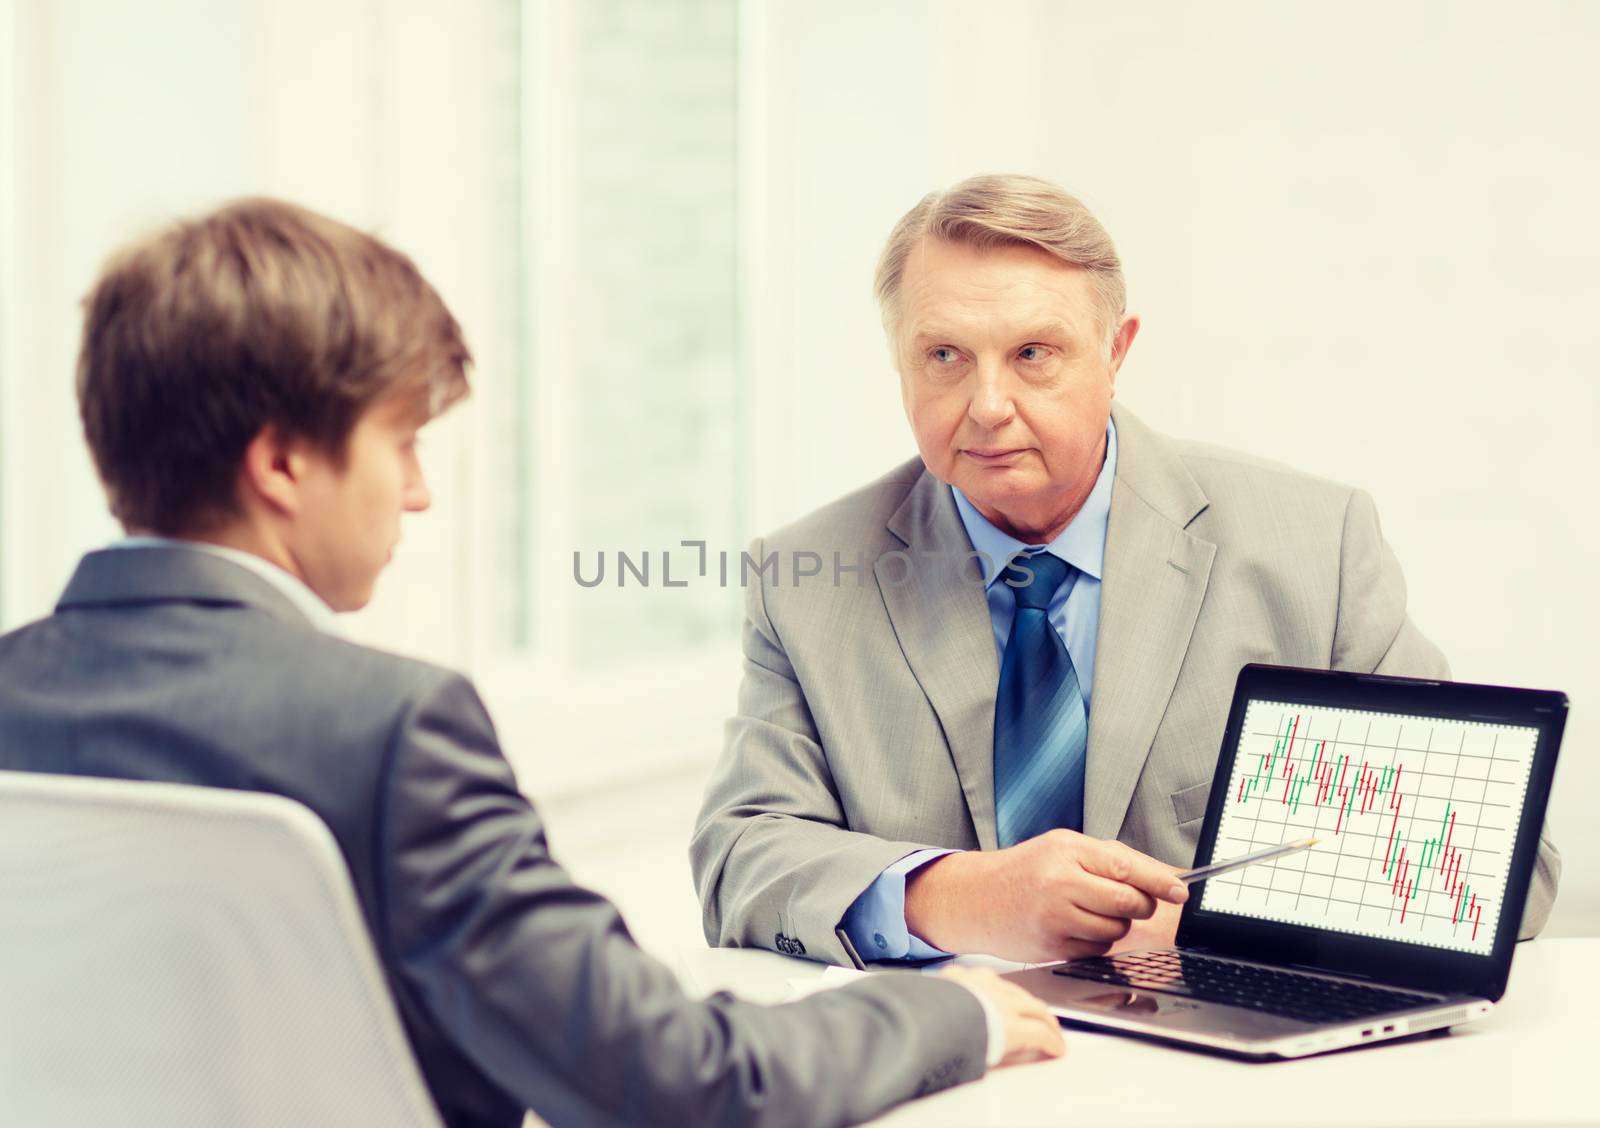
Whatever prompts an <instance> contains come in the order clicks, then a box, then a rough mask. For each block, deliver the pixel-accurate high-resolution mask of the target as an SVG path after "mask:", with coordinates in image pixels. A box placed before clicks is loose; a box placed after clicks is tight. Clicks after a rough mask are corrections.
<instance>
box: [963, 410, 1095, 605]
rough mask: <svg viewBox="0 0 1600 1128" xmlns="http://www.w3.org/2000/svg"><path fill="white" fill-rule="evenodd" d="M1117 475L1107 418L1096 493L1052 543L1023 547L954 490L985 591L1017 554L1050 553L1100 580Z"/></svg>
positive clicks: (1084, 503) (1092, 494)
mask: <svg viewBox="0 0 1600 1128" xmlns="http://www.w3.org/2000/svg"><path fill="white" fill-rule="evenodd" d="M1116 476H1117V425H1116V424H1115V423H1113V422H1112V421H1111V420H1110V419H1107V420H1106V460H1105V464H1104V465H1103V466H1101V467H1100V476H1099V477H1098V478H1096V479H1095V482H1094V489H1092V490H1090V491H1089V496H1088V497H1087V498H1085V499H1084V502H1083V505H1082V507H1081V508H1079V510H1078V512H1077V514H1076V515H1075V516H1074V517H1073V518H1072V520H1071V521H1069V522H1068V523H1067V527H1066V528H1065V529H1062V530H1061V533H1060V535H1059V536H1057V537H1056V539H1055V540H1053V541H1051V542H1050V543H1049V544H1024V543H1023V542H1022V541H1019V540H1018V539H1017V538H1016V537H1014V536H1012V535H1011V534H1010V533H1003V532H1001V531H1000V530H999V529H997V528H995V527H994V525H993V524H991V523H990V521H989V519H988V518H987V517H985V516H984V515H983V514H982V513H979V512H978V508H977V506H975V505H973V504H972V502H970V501H969V500H967V495H966V494H964V493H962V492H961V491H960V490H959V489H957V488H956V487H955V486H951V487H950V493H951V494H952V495H953V496H954V497H955V501H956V509H957V511H959V512H960V514H961V523H962V524H963V525H965V526H966V529H967V539H968V540H970V541H971V542H972V547H973V549H974V550H975V551H977V552H980V553H982V554H983V555H982V556H981V557H980V559H979V563H980V564H982V565H983V583H984V586H985V587H988V586H989V585H990V584H992V583H994V581H995V578H996V577H997V576H999V575H1000V572H1001V570H1002V569H1004V568H1005V566H1006V564H1007V562H1009V561H1010V560H1012V559H1013V558H1014V557H1016V556H1017V555H1019V554H1022V553H1030V552H1049V553H1051V554H1052V555H1055V556H1059V557H1060V558H1061V559H1063V560H1065V561H1066V562H1067V563H1068V564H1071V565H1072V566H1073V567H1074V568H1076V569H1077V570H1078V571H1080V572H1082V573H1084V574H1085V575H1087V576H1093V577H1094V578H1095V579H1097V580H1098V579H1100V574H1101V571H1102V570H1103V568H1104V566H1105V558H1106V525H1107V522H1108V521H1109V520H1110V518H1111V485H1112V483H1113V482H1114V481H1115V480H1116Z"/></svg>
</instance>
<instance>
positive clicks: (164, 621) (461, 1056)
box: [0, 548, 986, 1126]
mask: <svg viewBox="0 0 1600 1128" xmlns="http://www.w3.org/2000/svg"><path fill="white" fill-rule="evenodd" d="M0 768H7V769H14V770H27V771H44V772H59V773H66V774H73V775H94V776H106V777H113V778H120V779H150V780H167V781H172V782H178V783H191V784H202V785H210V786H216V787H228V788H238V789H241V790H248V791H264V792H272V793H276V794H279V795H286V796H288V797H289V798H291V799H296V800H298V801H300V802H301V803H304V804H305V805H306V806H308V807H310V808H311V810H313V811H315V812H316V813H317V814H318V815H319V816H320V817H321V818H322V819H323V821H324V822H326V823H327V825H328V827H329V829H331V830H332V832H333V835H334V837H335V838H336V839H337V840H338V843H339V846H340V849H341V850H342V852H343V854H344V857H345V861H346V862H347V863H348V865H349V867H350V873H351V876H352V878H353V879H354V884H355V888H356V892H357V895H358V896H359V898H360V901H361V906H362V910H363V912H364V914H365V917H366V923H367V926H368V928H369V929H370V931H371V934H372V937H373V940H374V942H375V946H376V948H377V951H378V954H379V957H380V959H381V960H382V963H383V967H384V969H385V972H386V974H387V976H388V981H389V986H390V988H391V990H392V991H393V993H394V997H395V1000H396V1001H397V1003H398V1004H399V1010H400V1014H401V1016H402V1018H403V1020H404V1023H405V1027H406V1031H407V1033H408V1035H409V1036H410V1039H411V1044H412V1047H413V1049H414V1050H415V1051H416V1055H417V1059H418V1061H419V1063H420V1064H421V1067H422V1071H423V1074H424V1076H425V1077H426V1079H427V1082H428V1085H429V1087H430V1089H431V1090H432V1093H433V1096H434V1098H435V1100H436V1102H437V1103H438V1105H439V1108H440V1110H441V1112H442V1113H443V1114H444V1117H445V1119H446V1120H447V1121H448V1122H449V1123H450V1124H451V1125H453V1126H465V1125H499V1126H512V1125H517V1124H519V1123H520V1121H521V1117H522V1110H523V1109H524V1108H531V1109H533V1110H534V1111H535V1112H537V1113H538V1114H539V1115H540V1116H542V1117H544V1118H545V1119H546V1120H548V1121H550V1122H551V1123H553V1124H557V1125H566V1124H574V1125H577V1124H581V1125H603V1124H643V1123H662V1124H675V1125H676V1124H707V1125H711V1124H746V1123H749V1124H763V1125H780V1124H781V1125H828V1124H841V1123H847V1122H852V1121H855V1120H860V1119H865V1118H867V1117H869V1116H872V1115H874V1114H876V1113H877V1112H879V1111H880V1110H882V1109H884V1108H885V1107H887V1106H889V1105H892V1104H894V1103H896V1102H898V1101H901V1100H904V1099H905V1098H907V1097H911V1096H913V1095H919V1094H921V1093H924V1092H931V1091H933V1090H935V1089H940V1088H944V1087H946V1086H949V1085H953V1084H956V1083H958V1082H962V1081H966V1080H970V1079H972V1078H975V1077H977V1076H979V1075H980V1074H981V1073H982V1072H983V1068H984V1064H983V1059H984V1049H985V1045H986V1042H985V1027H984V1017H983V1011H982V1008H981V1007H980V1005H979V1004H978V1002H977V1000H976V999H975V998H974V997H973V996H972V995H971V994H970V993H969V992H968V991H966V990H965V989H964V988H962V987H960V986H958V985H956V984H954V983H949V982H942V981H937V980H932V979H927V978H924V977H914V978H913V977H909V976H907V977H900V976H887V977H884V976H880V977H875V978H873V979H872V980H871V981H869V982H867V983H864V984H862V985H860V986H858V987H852V988H850V989H847V990H844V991H832V992H825V993H823V994H821V995H816V996H812V997H810V998H808V999H805V1000H802V1001H800V1002H797V1003H792V1004H789V1005H787V1006H781V1007H772V1008H765V1007H758V1006H754V1005H751V1004H747V1003H743V1002H739V1001H737V1000H735V999H732V998H730V997H726V996H718V997H714V998H712V999H710V1000H708V1001H704V1002H699V1001H694V1000H691V999H689V998H687V997H685V996H684V994H683V993H682V992H681V991H680V990H679V988H678V986H677V984H676V982H675V981H674V979H673V977H672V975H671V974H670V973H669V972H668V970H667V969H666V968H665V967H663V966H662V965H661V964H659V963H658V962H657V961H655V960H654V959H652V958H651V957H649V956H647V955H646V954H644V953H643V952H641V951H640V950H639V949H638V948H637V947H636V946H635V945H634V943H633V941H632V939H631V938H630V937H629V935H628V932H627V929H626V927H625V926H624V925H623V923H622V920H621V918H620V917H619V916H618V915H617V912H616V909H615V908H614V907H613V906H612V905H611V904H610V903H608V902H607V901H606V900H605V899H604V898H602V897H600V896H599V895H597V894H595V893H591V892H589V891H587V890H585V889H582V888H580V887H579V886H577V885H574V884H573V882H572V880H571V879H570V878H569V877H568V876H567V874H566V873H565V872H564V871H563V870H562V869H561V867H560V866H558V865H557V864H556V863H555V862H554V861H553V860H552V859H551V857H550V852H549V849H548V847H547V845H546V843H545V837H544V831H543V827H542V824H541V821H540V818H539V815H538V813H537V812H536V811H535V810H534V809H533V807H532V806H530V805H529V803H528V801H527V800H526V799H525V798H523V796H522V794H521V793H520V792H519V791H518V790H517V786H516V781H515V779H513V777H512V773H511V769H510V767H509V766H508V765H507V763H506V761H505V759H504V758H503V756H502V755H501V753H500V749H499V746H498V744H497V743H496V740H495V735H494V731H493V728H492V726H491V724H490V721H489V717H488V715H487V714H486V713H485V711H484V708H483V705H482V703H481V702H480V701H479V699H478V697H477V694H476V693H475V692H474V691H473V689H472V687H471V685H470V684H469V683H468V682H467V681H466V679H464V678H462V677H461V676H460V675H458V674H453V673H450V672H448V671H445V670H441V669H438V668H435V667H432V666H429V665H426V664H424V663H421V662H415V661H411V660H408V659H404V658H399V657H396V656H393V655H389V654H384V653H381V652H379V651H375V650H370V649H367V648H364V647H361V646H357V645H354V644H352V643H350V642H346V641H344V640H341V639H339V638H336V637H331V636H329V635H326V634H323V633H321V632H318V631H316V630H315V629H313V628H312V626H311V625H310V624H309V623H308V622H307V621H306V619H305V618H304V617H303V616H302V615H301V613H300V612H299V611H298V610H297V609H296V608H295V607H294V606H293V605H292V604H291V602H290V601H289V600H288V599H287V597H285V596H284V595H283V594H282V593H281V592H279V591H278V590H277V589H275V588H274V587H273V586H272V585H271V584H270V583H268V582H267V581H266V580H264V579H263V578H262V577H260V576H257V575H255V574H253V573H252V572H250V571H249V570H248V569H246V568H242V567H240V566H238V565H236V564H233V563H231V562H229V561H227V560H223V559H220V558H217V557H214V556H209V555H206V554H204V553H201V552H197V551H193V550H188V549H183V548H126V549H116V550H110V551H105V552H96V553H91V554H90V555H88V556H86V557H85V558H84V559H83V561H82V562H81V563H80V565H79V566H78V570H77V572H76V574H75V575H74V576H73V578H72V582H71V583H70V584H69V585H68V587H67V590H66V593H65V594H64V595H63V596H62V598H61V602H60V604H59V605H58V607H57V608H56V613H55V614H54V615H52V616H50V617H49V618H47V619H43V620H40V621H39V622H36V623H33V624H30V625H28V626H25V627H23V628H21V629H20V630H17V631H13V632H12V633H10V634H8V635H5V636H4V637H0Z"/></svg>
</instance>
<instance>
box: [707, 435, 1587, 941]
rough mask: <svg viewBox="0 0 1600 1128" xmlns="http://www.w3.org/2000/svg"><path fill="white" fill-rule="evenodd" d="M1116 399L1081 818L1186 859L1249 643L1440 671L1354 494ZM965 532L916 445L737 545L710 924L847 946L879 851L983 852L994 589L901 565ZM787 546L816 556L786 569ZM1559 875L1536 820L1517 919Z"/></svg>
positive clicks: (1173, 858) (1259, 653)
mask: <svg viewBox="0 0 1600 1128" xmlns="http://www.w3.org/2000/svg"><path fill="white" fill-rule="evenodd" d="M1113 418H1114V419H1115V421H1116V425H1117V440H1118V457H1117V468H1116V480H1115V484H1114V486H1113V489H1112V495H1111V516H1110V523H1109V525H1108V528H1107V542H1106V554H1105V571H1104V578H1103V582H1102V587H1101V604H1100V627H1099V634H1098V637H1097V643H1096V657H1095V671H1094V691H1093V699H1092V701H1091V708H1090V715H1089V749H1088V762H1087V765H1086V780H1085V791H1084V832H1085V833H1087V834H1089V835H1092V836H1094V837H1097V838H1117V839H1120V840H1121V841H1123V842H1126V843H1128V844H1129V845H1130V846H1133V847H1135V848H1137V849H1139V850H1143V851H1145V852H1146V853H1149V854H1152V855H1154V856H1155V857H1157V858H1160V859H1162V860H1163V861H1166V862H1169V863H1171V864H1173V865H1188V864H1189V863H1190V862H1191V861H1192V860H1193V858H1194V850H1195V844H1196V840H1197V838H1198V836H1199V830H1200V824H1201V822H1202V819H1203V816H1204V814H1205V809H1206V801H1207V799H1208V797H1209V795H1210V790H1211V776H1212V772H1213V770H1214V768H1215V766H1216V762H1217V753H1218V748H1219V745H1220V743H1221V739H1222V729H1223V725H1224V723H1225V722H1226V720H1227V712H1228V706H1229V703H1230V702H1231V700H1232V696H1233V686H1234V680H1235V678H1236V677H1237V675H1238V672H1239V668H1240V667H1241V666H1243V665H1244V664H1245V663H1247V662H1272V663H1280V664H1284V665H1294V666H1316V667H1325V668H1333V669H1346V670H1362V671H1376V672H1379V673H1385V674H1403V675H1413V676H1418V677H1446V676H1448V672H1449V671H1448V667H1447V666H1446V664H1445V660H1444V658H1443V656H1442V655H1441V654H1440V653H1439V651H1438V649H1437V648H1435V647H1434V646H1433V645H1432V644H1431V643H1429V642H1428V641H1427V639H1425V638H1423V637H1422V635H1421V634H1420V633H1418V631H1417V629H1416V627H1414V626H1413V625H1412V624H1411V621H1410V620H1409V619H1408V618H1407V617H1406V589H1405V581H1404V580H1403V579H1402V577H1401V574H1400V567H1399V565H1398V564H1397V563H1396V561H1395V558H1394V555H1393V554H1392V553H1391V552H1390V550H1389V547H1388V545H1386V544H1385V543H1384V541H1383V538H1382V536H1381V535H1380V533H1379V531H1378V519H1377V514H1376V512H1375V510H1374V508H1373V505H1372V500H1371V499H1370V498H1369V497H1368V496H1367V495H1366V494H1365V493H1362V492H1361V491H1359V490H1352V489H1350V488H1348V487H1345V486H1339V485H1335V484H1333V483H1331V482H1326V481H1322V480H1320V479H1317V478H1313V477H1310V476H1308V475H1306V474H1302V473H1298V472H1296V471H1293V470H1290V469H1287V468H1285V467H1282V466H1277V465H1273V464H1269V463H1266V462H1263V461H1260V460H1257V459H1252V458H1248V457H1246V456H1243V455H1239V454H1235V453H1233V452H1230V451H1225V450H1220V449H1217V448H1214V447H1208V446H1204V445H1200V444H1195V443H1187V442H1177V441H1173V440H1170V439H1167V438H1164V437H1162V436H1160V435H1157V434H1156V433H1155V432H1153V431H1151V430H1150V429H1149V428H1148V427H1146V426H1144V424H1142V423H1140V422H1139V420H1138V419H1137V418H1136V417H1134V416H1133V415H1132V414H1131V413H1130V412H1128V411H1126V410H1124V409H1122V408H1121V407H1120V406H1119V407H1115V408H1114V409H1113ZM970 551H971V543H970V542H969V541H968V539H967V535H966V530H965V528H964V526H963V525H962V523H961V518H960V515H959V513H958V512H957V510H956V507H955V503H954V501H953V499H952V498H951V496H950V491H949V489H948V488H947V487H946V486H944V484H943V483H941V482H939V481H938V480H937V479H935V478H934V477H933V475H932V474H930V473H928V472H927V471H926V470H925V469H924V467H923V465H922V463H921V461H920V460H912V461H911V462H908V463H906V464H905V465H903V466H901V467H899V468H898V469H896V470H894V471H892V472H890V473H889V474H888V475H886V476H885V477H883V478H880V479H879V480H878V481H876V482H874V483H872V484H871V485H869V486H867V487H866V488H865V489H862V490H860V491H858V492H856V493H853V494H850V495H849V496H847V497H844V498H841V499H840V500H838V501H836V502H833V503H832V504H830V505H827V506H825V507H823V508H822V509H820V510H818V511H817V512H815V513H813V514H811V515H810V516H808V517H805V518H803V519H802V520H801V521H799V522H798V523H796V524H794V525H791V526H789V527H788V528H786V529H783V530H781V531H780V532H777V533H775V534H773V535H772V536H770V537H768V538H765V539H764V540H762V541H758V542H756V545H755V548H754V550H753V552H752V554H751V555H752V557H753V559H754V560H756V561H763V560H765V559H766V558H767V556H768V555H769V554H771V553H777V557H778V559H777V569H778V570H777V574H776V576H775V577H773V576H772V575H771V573H770V572H769V573H768V576H767V577H766V578H762V579H761V581H760V582H755V579H754V572H753V571H752V573H751V574H752V577H753V578H752V582H750V583H749V584H747V586H746V591H745V608H746V610H745V616H746V618H745V626H744V654H745V663H744V679H743V682H742V684H741V686H740V690H739V708H738V713H737V715H736V716H734V717H733V718H732V719H731V720H730V721H729V722H728V725H727V731H726V741H725V745H724V748H723V754H722V758H721V760H720V762H719V763H718V766H717V768H716V771H715V774H714V775H713V777H712V779H711V782H710V784H709V786H708V788H707V791H706V798H705V804H704V806H703V807H702V809H701V812H700V818H699V821H698V824H697V826H696V829H695V835H694V839H693V842H692V844H691V847H690V857H691V862H692V865H693V867H694V872H695V879H696V883H697V886H698V888H699V891H700V900H701V905H702V907H703V910H704V923H705V930H706V936H707V938H708V939H709V940H710V941H711V942H712V943H714V944H723V945H762V946H770V945H772V944H773V943H774V940H775V937H780V936H781V937H784V938H788V937H790V936H793V937H794V938H796V939H797V941H798V944H799V945H803V946H804V948H805V950H806V951H807V952H809V953H811V954H812V955H814V956H816V957H818V958H825V959H829V960H832V961H835V962H841V963H842V962H845V960H846V956H845V953H844V950H843V948H842V947H841V946H840V945H839V943H838V941H837V940H836V939H835V936H834V928H835V927H836V926H837V924H838V923H839V920H840V918H841V917H842V916H843V914H844V912H845V910H846V909H847V908H849V906H850V904H851V902H853V901H854V900H855V898H856V897H857V896H858V895H859V894H860V893H861V892H862V891H863V890H864V889H866V887H867V886H868V885H869V884H871V883H872V881H873V880H874V879H875V878H876V877H877V876H878V874H879V873H880V872H881V871H882V870H883V869H884V868H885V867H886V866H888V865H890V864H891V863H893V862H894V861H896V860H897V859H899V858H901V857H904V856H905V855H906V854H908V853H910V852H911V851H914V850H919V849H922V848H925V847H929V846H939V847H954V848H960V849H976V848H982V849H994V848H995V845H996V842H995V817H994V759H993V755H994V749H993V743H994V707H995V689H996V686H997V684H998V681H999V676H1000V674H999V663H998V660H997V658H996V655H995V645H994V634H993V628H992V626H991V624H990V618H989V609H988V603H987V601H986V599H985V597H984V593H983V588H982V586H981V584H980V583H974V582H972V580H971V579H970V577H964V576H963V575H962V574H961V573H960V572H959V571H957V570H956V569H954V568H951V567H948V566H936V565H933V564H929V565H919V564H916V562H917V561H923V560H926V561H945V562H948V561H950V560H952V559H957V560H959V559H960V557H961V555H962V554H964V553H969V552H970ZM797 553H798V554H801V556H802V559H801V562H800V567H798V568H797V567H795V566H794V564H793V560H794V556H795V554H797ZM806 553H815V554H816V555H817V556H818V557H820V558H821V560H822V561H824V566H823V567H822V569H821V574H820V575H818V576H816V577H809V578H800V577H799V576H797V575H796V573H797V572H801V571H811V570H813V569H814V568H815V561H814V560H813V559H812V558H811V557H809V556H805V555H804V554H806ZM907 554H909V556H910V558H911V560H912V562H913V565H912V566H911V567H908V566H907V564H906V559H905V558H906V556H907ZM861 557H864V558H865V559H866V561H868V567H867V568H866V569H865V570H864V571H861V572H852V571H850V570H849V569H850V568H851V567H852V566H853V565H855V564H856V563H857V562H858V560H859V558H861ZM874 561H876V564H875V565H874V564H873V563H872V562H874ZM1559 874H1560V859H1559V857H1558V855H1557V854H1556V851H1555V848H1554V847H1553V846H1552V845H1551V844H1550V842H1549V839H1548V837H1546V838H1544V839H1542V840H1541V844H1540V851H1539V861H1538V868H1537V871H1536V873H1535V877H1534V881H1533V884H1532V888H1531V892H1530V894H1529V900H1528V907H1527V912H1526V915H1525V916H1524V918H1523V924H1522V931H1523V934H1524V935H1525V936H1526V935H1532V934H1533V933H1534V932H1537V931H1538V929H1539V928H1540V927H1541V926H1542V925H1543V923H1544V921H1545V918H1546V917H1547V916H1548V915H1549V912H1550V904H1551V901H1552V899H1553V898H1554V896H1555V888H1556V881H1557V878H1558V876H1559ZM791 943H792V942H791ZM780 946H782V945H780Z"/></svg>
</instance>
